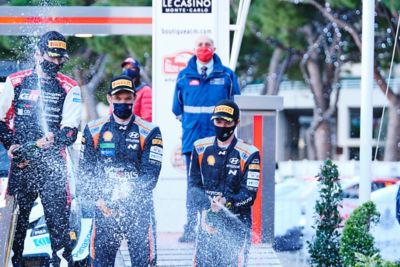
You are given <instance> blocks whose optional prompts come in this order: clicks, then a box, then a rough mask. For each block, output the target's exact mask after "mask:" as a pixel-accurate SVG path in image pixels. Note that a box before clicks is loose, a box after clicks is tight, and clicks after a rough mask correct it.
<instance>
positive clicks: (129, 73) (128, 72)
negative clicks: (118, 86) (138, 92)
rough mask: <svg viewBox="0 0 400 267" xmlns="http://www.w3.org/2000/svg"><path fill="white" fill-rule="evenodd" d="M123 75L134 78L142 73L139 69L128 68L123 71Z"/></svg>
mask: <svg viewBox="0 0 400 267" xmlns="http://www.w3.org/2000/svg"><path fill="white" fill-rule="evenodd" d="M122 74H123V75H126V76H129V77H131V79H132V80H134V79H137V78H138V77H139V75H140V71H139V70H138V69H126V70H124V72H123V73H122Z"/></svg>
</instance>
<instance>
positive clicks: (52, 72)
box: [40, 59, 62, 77]
mask: <svg viewBox="0 0 400 267" xmlns="http://www.w3.org/2000/svg"><path fill="white" fill-rule="evenodd" d="M40 67H41V68H42V71H43V72H44V73H46V74H47V75H48V76H50V77H56V75H57V72H58V71H59V70H60V69H61V67H62V64H60V65H59V64H56V63H53V62H51V61H48V60H46V59H44V60H43V61H42V62H41V63H40Z"/></svg>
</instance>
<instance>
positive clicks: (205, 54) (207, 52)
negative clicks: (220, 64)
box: [196, 46, 214, 62]
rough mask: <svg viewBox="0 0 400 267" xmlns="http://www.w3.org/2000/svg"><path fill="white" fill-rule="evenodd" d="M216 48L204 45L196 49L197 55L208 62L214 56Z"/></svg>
mask: <svg viewBox="0 0 400 267" xmlns="http://www.w3.org/2000/svg"><path fill="white" fill-rule="evenodd" d="M213 54H214V50H213V49H212V48H211V47H207V46H202V47H199V48H197V49H196V56H197V58H198V59H199V60H200V61H202V62H208V61H210V60H211V58H212V57H213Z"/></svg>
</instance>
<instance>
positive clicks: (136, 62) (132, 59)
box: [121, 57, 140, 69]
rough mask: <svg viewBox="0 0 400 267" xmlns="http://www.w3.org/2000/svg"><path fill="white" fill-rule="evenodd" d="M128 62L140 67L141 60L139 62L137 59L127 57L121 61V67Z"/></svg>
mask: <svg viewBox="0 0 400 267" xmlns="http://www.w3.org/2000/svg"><path fill="white" fill-rule="evenodd" d="M128 64H132V66H133V67H134V68H138V69H140V64H139V62H138V61H137V60H136V59H134V58H131V57H128V58H126V59H125V60H124V61H122V63H121V68H123V67H125V66H126V65H128Z"/></svg>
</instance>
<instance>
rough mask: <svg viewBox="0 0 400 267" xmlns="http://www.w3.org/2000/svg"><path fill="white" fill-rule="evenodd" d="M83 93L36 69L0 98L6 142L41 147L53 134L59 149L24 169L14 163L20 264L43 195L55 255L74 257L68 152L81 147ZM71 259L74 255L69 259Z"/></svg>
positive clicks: (1, 135) (0, 127) (13, 79)
mask: <svg viewBox="0 0 400 267" xmlns="http://www.w3.org/2000/svg"><path fill="white" fill-rule="evenodd" d="M81 109H82V108H81V92H80V88H79V86H78V84H77V83H76V82H75V81H74V80H72V79H71V78H69V77H67V76H65V75H63V74H61V73H58V74H57V76H56V77H55V78H46V79H45V78H41V79H39V78H38V75H37V74H36V73H35V71H34V70H33V69H29V70H25V71H21V72H17V73H14V74H11V75H10V76H9V77H8V78H7V79H6V82H5V83H4V86H3V90H2V92H1V93H0V141H1V142H2V143H3V144H4V146H5V147H6V148H7V149H9V148H10V146H11V145H13V144H20V145H22V144H24V143H27V142H32V141H36V140H38V139H40V138H42V137H44V136H45V134H46V133H48V132H52V133H53V134H54V135H55V143H54V145H53V146H52V147H50V148H48V149H43V150H41V151H40V152H39V154H38V155H37V156H36V157H35V158H32V159H30V161H29V164H28V166H26V167H24V168H19V167H18V166H17V164H16V162H15V161H14V160H13V161H12V162H11V170H10V175H9V187H8V194H9V195H14V196H16V199H17V202H18V205H19V209H20V214H19V216H18V223H17V227H16V233H15V238H14V244H13V251H14V257H13V261H14V262H19V261H21V260H22V254H23V249H24V239H25V236H26V231H27V228H28V225H29V214H30V211H31V209H32V206H33V204H34V201H35V199H36V198H37V196H38V195H39V196H40V198H41V202H42V204H43V208H44V215H45V218H46V224H47V227H48V230H49V234H50V240H51V247H52V249H53V253H54V252H55V251H57V250H59V249H61V248H62V247H64V248H65V251H66V253H67V254H70V247H69V242H70V238H69V213H70V212H69V206H68V203H67V193H68V192H67V177H66V174H67V168H66V161H65V147H66V146H68V145H71V144H73V143H74V142H75V140H76V136H77V128H78V127H79V124H80V116H81ZM67 256H70V255H67Z"/></svg>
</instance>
